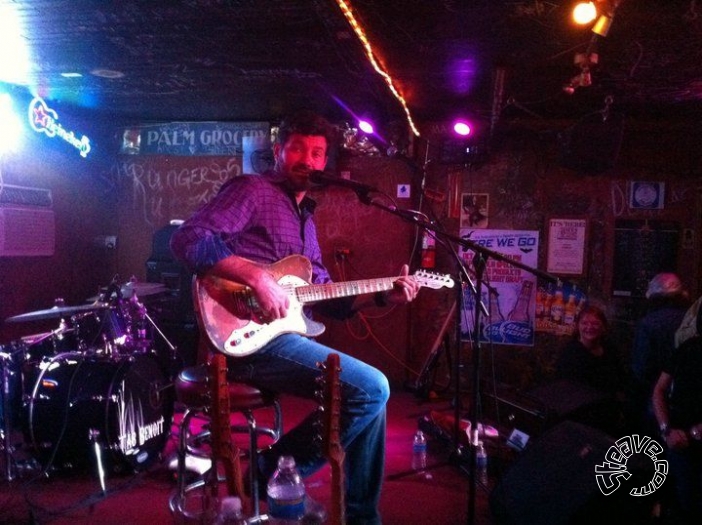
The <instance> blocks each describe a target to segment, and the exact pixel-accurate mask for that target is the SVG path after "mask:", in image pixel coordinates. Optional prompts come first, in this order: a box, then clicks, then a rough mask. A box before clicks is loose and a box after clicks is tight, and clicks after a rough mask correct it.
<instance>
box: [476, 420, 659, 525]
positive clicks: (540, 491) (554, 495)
mask: <svg viewBox="0 0 702 525" xmlns="http://www.w3.org/2000/svg"><path fill="white" fill-rule="evenodd" d="M613 444H614V439H612V438H610V437H609V436H607V435H606V434H604V433H603V432H601V431H599V430H596V429H593V428H592V427H588V426H586V425H583V424H581V423H575V422H572V421H564V422H562V423H559V424H558V425H556V426H555V427H553V428H552V429H550V430H549V431H548V432H546V433H544V434H543V435H542V436H541V437H540V438H539V439H537V440H536V441H534V442H533V443H530V445H529V446H528V447H527V448H526V450H525V451H524V452H523V453H522V455H521V456H520V457H519V458H518V459H517V460H516V461H515V462H514V464H513V465H512V466H511V467H510V469H509V470H508V471H507V473H506V474H505V476H504V477H503V478H502V479H501V480H500V481H499V483H498V484H497V485H496V486H495V488H494V489H493V491H492V493H491V494H490V509H491V511H492V515H493V518H494V520H495V522H496V523H497V524H500V525H522V524H523V525H534V524H539V525H555V524H585V523H588V524H591V525H592V524H594V525H603V524H604V523H618V524H621V523H643V522H644V521H642V520H644V519H645V517H646V516H650V508H651V505H652V503H653V499H652V497H650V496H648V497H645V498H638V497H635V496H632V495H630V494H629V490H628V489H627V490H624V489H625V487H624V486H622V487H621V488H620V490H617V491H616V492H615V493H613V494H611V495H608V496H605V495H603V494H602V493H601V491H600V489H599V488H598V486H597V480H596V477H595V465H597V464H602V463H604V461H605V453H606V452H607V450H608V449H609V447H610V446H612V445H613ZM632 459H633V456H632ZM639 463H640V464H639ZM627 466H629V465H627ZM632 468H633V467H632ZM646 470H647V464H646V462H645V460H641V461H637V462H636V472H635V473H634V476H632V479H634V478H635V479H636V480H637V481H636V483H640V484H641V485H645V483H646V481H645V478H646V477H648V479H650V478H652V477H653V462H650V473H647V472H646ZM642 479H644V481H641V480H642Z"/></svg>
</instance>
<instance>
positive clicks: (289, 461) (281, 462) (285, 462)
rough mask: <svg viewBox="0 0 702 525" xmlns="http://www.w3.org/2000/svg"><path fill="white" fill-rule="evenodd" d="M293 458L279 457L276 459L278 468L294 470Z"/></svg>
mask: <svg viewBox="0 0 702 525" xmlns="http://www.w3.org/2000/svg"><path fill="white" fill-rule="evenodd" d="M294 467H295V458H294V457H292V456H280V457H279V458H278V468H280V469H283V468H294Z"/></svg>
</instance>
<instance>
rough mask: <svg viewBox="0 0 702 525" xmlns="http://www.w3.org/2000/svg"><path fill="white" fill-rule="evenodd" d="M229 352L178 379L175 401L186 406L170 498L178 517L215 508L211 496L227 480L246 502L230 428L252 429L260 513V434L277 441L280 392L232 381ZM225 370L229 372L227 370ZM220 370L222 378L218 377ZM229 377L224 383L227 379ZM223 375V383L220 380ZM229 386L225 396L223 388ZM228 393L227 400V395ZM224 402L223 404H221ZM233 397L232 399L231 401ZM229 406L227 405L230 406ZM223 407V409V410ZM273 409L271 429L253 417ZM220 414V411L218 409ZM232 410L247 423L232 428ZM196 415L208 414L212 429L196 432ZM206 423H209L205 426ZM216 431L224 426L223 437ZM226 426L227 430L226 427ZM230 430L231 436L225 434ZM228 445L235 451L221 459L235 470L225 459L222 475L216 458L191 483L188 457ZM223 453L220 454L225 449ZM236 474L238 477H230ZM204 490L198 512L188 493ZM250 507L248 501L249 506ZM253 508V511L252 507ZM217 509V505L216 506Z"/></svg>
mask: <svg viewBox="0 0 702 525" xmlns="http://www.w3.org/2000/svg"><path fill="white" fill-rule="evenodd" d="M224 359H225V358H224V356H223V355H221V354H220V355H216V356H214V357H213V363H214V364H212V363H211V364H208V365H198V366H193V367H189V368H185V369H184V370H182V371H181V372H180V373H179V374H178V377H177V378H176V381H175V391H176V399H177V401H178V402H180V403H182V404H183V405H184V406H185V412H184V414H183V419H182V421H181V423H180V425H179V434H180V435H179V438H178V446H177V459H178V465H177V476H178V479H177V487H176V489H175V490H174V492H173V494H172V495H171V498H170V502H169V503H170V509H171V512H172V513H174V515H180V516H184V517H186V518H189V519H201V518H203V517H205V516H204V513H206V512H208V509H211V507H212V500H211V499H210V498H212V497H214V496H216V494H217V490H218V489H217V485H218V483H219V482H221V481H225V482H226V483H227V487H228V492H229V493H230V495H235V496H239V497H240V498H241V499H242V502H246V503H248V502H247V498H245V496H244V494H243V493H242V491H241V474H240V469H239V461H238V459H239V450H238V449H237V447H236V446H231V445H230V442H229V435H228V432H229V431H231V432H247V433H248V435H249V449H248V457H249V465H250V468H249V487H250V489H251V490H250V493H251V503H252V505H253V509H252V515H253V516H254V517H256V518H258V517H260V501H259V496H258V493H259V491H258V485H259V483H260V480H259V479H258V461H257V460H258V436H259V435H266V436H268V437H270V438H271V440H272V441H273V442H276V441H277V440H278V439H279V438H280V435H281V433H282V411H281V408H280V403H279V400H278V397H277V395H276V394H274V393H271V392H266V391H262V390H259V389H257V388H255V387H253V386H251V385H248V384H245V383H227V382H226V377H225V374H226V365H225V364H224ZM223 372H224V374H223ZM217 374H219V378H217V377H216V375H217ZM223 377H224V380H223V381H222V378H223ZM217 379H219V381H217ZM218 382H219V386H220V390H219V393H220V399H219V401H220V402H219V403H218V402H217V401H218V400H217V399H216V397H217V390H216V389H213V385H214V384H216V383H218ZM223 385H224V387H225V390H224V394H222V390H221V387H222V386H223ZM223 397H226V399H223ZM222 401H223V402H222ZM227 401H228V403H227ZM227 405H228V406H227ZM218 407H219V409H218ZM264 408H267V409H272V410H273V411H274V421H273V424H272V426H271V427H259V426H258V424H257V422H256V419H255V417H254V412H255V411H256V410H259V409H264ZM218 412H219V413H218ZM231 412H235V413H236V412H238V413H240V414H242V415H243V416H244V417H245V419H246V425H234V426H230V422H229V415H230V413H231ZM195 416H199V417H204V418H207V419H208V421H209V429H207V428H205V429H204V430H203V431H201V432H198V433H195V434H193V433H192V432H191V429H190V425H191V422H192V419H193V418H194V417H195ZM206 426H207V425H206ZM217 429H222V435H219V436H217V435H216V433H217ZM225 429H226V430H225ZM224 434H227V435H224ZM218 442H219V443H224V444H225V446H224V450H225V454H226V450H227V448H229V450H230V451H231V455H229V457H228V458H222V457H218V458H216V459H218V460H222V459H225V460H227V459H228V460H231V462H230V463H231V465H230V466H231V468H228V466H227V463H226V462H225V465H224V466H225V468H224V472H225V475H224V476H220V475H219V474H218V469H217V461H215V462H213V463H212V465H211V467H210V469H209V470H208V471H207V472H205V473H203V474H202V475H201V476H199V477H198V478H197V479H196V480H195V481H193V482H191V483H189V484H188V483H186V476H187V472H186V470H187V469H186V457H187V456H195V457H200V458H207V459H210V460H211V459H212V456H213V453H215V454H216V451H217V446H216V444H217V443H218ZM220 454H221V452H220ZM230 478H235V479H230ZM208 486H209V490H208ZM199 488H202V489H203V491H204V494H203V504H202V508H201V509H200V510H199V511H191V510H190V509H188V508H186V497H187V494H188V492H190V491H192V490H196V489H199ZM244 507H245V508H247V507H248V505H247V504H245V505H244ZM247 510H248V509H247ZM214 511H215V512H216V509H214Z"/></svg>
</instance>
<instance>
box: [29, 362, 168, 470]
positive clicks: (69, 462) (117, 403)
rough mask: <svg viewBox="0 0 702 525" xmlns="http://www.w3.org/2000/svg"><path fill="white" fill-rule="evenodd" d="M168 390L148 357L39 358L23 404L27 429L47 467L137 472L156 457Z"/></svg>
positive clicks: (165, 436)
mask: <svg viewBox="0 0 702 525" xmlns="http://www.w3.org/2000/svg"><path fill="white" fill-rule="evenodd" d="M171 391H172V389H171V388H170V385H168V384H167V382H166V380H165V376H164V374H163V372H162V371H161V369H160V367H159V366H158V364H157V363H156V361H155V359H154V358H153V357H152V356H149V355H140V356H134V357H125V358H121V359H118V360H117V359H110V358H106V357H84V356H82V355H81V354H80V353H77V352H72V353H67V354H60V355H58V356H56V357H55V358H52V359H51V360H49V361H46V362H44V363H42V365H41V371H40V372H39V375H38V379H37V381H36V384H35V386H34V389H33V391H32V395H31V398H30V401H29V404H28V407H27V415H28V425H27V427H28V433H29V441H30V442H31V444H32V446H33V448H34V450H35V452H36V454H37V459H38V460H39V461H40V462H42V463H43V464H44V465H45V466H47V467H57V468H71V467H86V466H89V465H95V464H96V458H97V451H96V447H95V443H97V444H99V447H98V448H99V449H100V457H101V461H102V462H103V464H104V466H105V468H107V469H109V470H112V471H122V470H125V469H131V470H133V471H139V470H142V469H144V468H146V467H148V466H149V465H150V464H152V463H153V461H154V460H156V459H158V458H160V455H161V452H162V451H163V448H164V446H165V444H166V442H167V441H168V438H169V435H170V428H171V418H172V415H173V398H172V394H171Z"/></svg>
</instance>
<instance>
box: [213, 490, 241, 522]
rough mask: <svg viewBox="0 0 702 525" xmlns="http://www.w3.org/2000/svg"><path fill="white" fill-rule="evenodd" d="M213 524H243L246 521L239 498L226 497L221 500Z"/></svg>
mask: <svg viewBox="0 0 702 525" xmlns="http://www.w3.org/2000/svg"><path fill="white" fill-rule="evenodd" d="M214 523H215V525H243V524H245V523H246V519H245V518H244V511H243V509H242V507H241V499H239V498H237V497H236V496H233V497H227V498H224V499H223V500H222V502H221V503H220V507H219V513H218V514H217V519H215V521H214Z"/></svg>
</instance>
